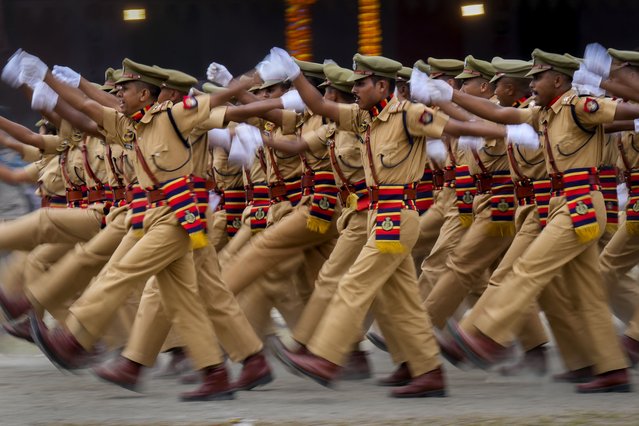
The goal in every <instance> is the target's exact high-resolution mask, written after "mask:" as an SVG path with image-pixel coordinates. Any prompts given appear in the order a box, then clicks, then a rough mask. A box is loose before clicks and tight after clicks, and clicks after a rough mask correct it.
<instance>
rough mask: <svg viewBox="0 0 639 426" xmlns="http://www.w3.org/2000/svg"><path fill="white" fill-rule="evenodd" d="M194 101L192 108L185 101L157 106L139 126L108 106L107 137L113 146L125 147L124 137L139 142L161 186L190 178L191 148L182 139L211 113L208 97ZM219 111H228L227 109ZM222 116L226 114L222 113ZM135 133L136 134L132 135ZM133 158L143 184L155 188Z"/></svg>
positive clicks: (105, 109) (202, 96) (191, 168)
mask: <svg viewBox="0 0 639 426" xmlns="http://www.w3.org/2000/svg"><path fill="white" fill-rule="evenodd" d="M191 99H194V100H195V101H197V102H196V103H194V105H193V106H191V107H187V106H185V104H184V103H182V102H181V103H179V104H175V105H174V104H173V103H172V102H170V101H166V102H163V103H161V104H156V105H154V106H153V107H152V108H151V109H149V110H148V111H147V112H146V114H145V115H144V117H142V119H141V120H140V122H139V123H135V122H134V121H133V120H132V119H131V118H130V117H127V116H126V115H124V114H122V113H120V112H118V111H116V110H115V109H113V108H108V107H104V109H103V112H104V120H103V122H104V123H103V132H104V134H105V136H107V137H108V136H111V137H110V138H108V139H107V140H108V141H109V142H110V143H113V142H115V143H121V144H122V143H123V142H122V141H123V137H124V140H130V142H129V143H133V141H136V143H137V144H138V146H139V148H140V151H141V153H142V156H143V158H144V160H145V162H146V163H147V165H148V167H149V169H150V172H151V173H152V174H153V175H154V176H155V178H156V179H157V181H158V182H159V183H164V182H166V181H169V180H172V179H175V178H178V177H182V176H187V175H190V174H191V173H192V171H193V162H192V161H191V158H190V157H191V153H190V149H188V148H187V147H185V146H184V144H183V143H182V141H181V140H180V137H181V138H183V139H185V140H186V139H187V138H188V137H189V135H190V134H191V131H192V130H193V129H194V128H195V127H196V126H197V125H198V124H199V123H201V122H203V121H204V120H206V119H207V118H208V117H209V114H210V113H211V109H210V107H209V97H208V96H207V95H201V96H197V97H195V98H191ZM218 108H220V109H224V110H226V107H223V106H222V107H218ZM168 109H170V110H171V112H172V114H173V118H174V119H175V122H176V124H177V127H178V131H179V134H178V132H177V131H176V130H175V129H174V128H173V126H172V124H171V122H170V120H169V117H168V113H167V112H166V111H167V110H168ZM220 116H222V117H223V116H224V115H223V114H221V113H220ZM219 127H221V124H220V126H219ZM132 131H133V132H134V133H133V134H132V135H131V132H132ZM131 136H132V137H131ZM125 148H126V146H125ZM131 159H132V160H133V165H134V167H135V171H136V174H137V176H138V180H139V182H140V185H141V186H142V187H143V188H147V189H150V188H153V187H154V186H155V182H154V180H153V179H152V177H151V176H149V175H148V174H147V173H146V171H145V170H144V169H143V168H142V166H141V163H140V162H139V160H138V158H137V155H135V156H133V157H132V158H131Z"/></svg>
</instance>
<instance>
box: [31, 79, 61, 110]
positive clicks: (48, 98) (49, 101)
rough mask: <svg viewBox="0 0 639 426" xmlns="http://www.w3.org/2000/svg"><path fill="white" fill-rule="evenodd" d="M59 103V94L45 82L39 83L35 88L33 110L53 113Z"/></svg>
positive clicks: (32, 98)
mask: <svg viewBox="0 0 639 426" xmlns="http://www.w3.org/2000/svg"><path fill="white" fill-rule="evenodd" d="M57 103H58V94H57V93H56V92H55V91H54V90H53V89H52V88H50V87H49V85H48V84H47V83H45V82H44V81H39V82H38V83H36V85H35V86H34V87H33V95H32V96H31V108H32V109H33V110H35V111H45V112H51V111H53V108H55V106H56V104H57Z"/></svg>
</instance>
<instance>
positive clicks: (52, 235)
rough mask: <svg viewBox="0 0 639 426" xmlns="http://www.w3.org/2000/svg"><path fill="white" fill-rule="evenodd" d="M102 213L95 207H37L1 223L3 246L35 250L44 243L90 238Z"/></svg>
mask: <svg viewBox="0 0 639 426" xmlns="http://www.w3.org/2000/svg"><path fill="white" fill-rule="evenodd" d="M103 216H104V215H103V214H102V213H101V212H99V211H97V210H93V209H79V208H77V209H76V208H73V209H57V208H42V209H38V210H35V211H33V212H31V213H29V214H27V215H25V216H22V217H21V218H19V219H15V220H11V221H7V222H2V223H0V250H33V249H34V248H35V247H36V246H38V245H40V244H45V243H56V244H57V243H77V242H83V241H88V240H90V239H91V238H93V236H94V235H95V234H97V233H98V232H99V231H100V227H101V225H102V218H103Z"/></svg>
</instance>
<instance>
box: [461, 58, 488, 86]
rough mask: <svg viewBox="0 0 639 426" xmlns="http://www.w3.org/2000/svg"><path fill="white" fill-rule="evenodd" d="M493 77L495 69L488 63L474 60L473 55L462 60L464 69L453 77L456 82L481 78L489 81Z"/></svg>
mask: <svg viewBox="0 0 639 426" xmlns="http://www.w3.org/2000/svg"><path fill="white" fill-rule="evenodd" d="M494 76H495V67H493V65H492V64H491V63H490V62H488V61H482V60H481V59H475V58H474V57H473V55H468V56H466V59H465V60H464V69H463V70H462V72H461V74H458V75H456V76H455V78H456V79H458V80H467V79H469V78H477V77H481V78H483V79H485V80H488V81H490V80H491V79H492V78H493V77H494Z"/></svg>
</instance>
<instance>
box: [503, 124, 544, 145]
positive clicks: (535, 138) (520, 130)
mask: <svg viewBox="0 0 639 426" xmlns="http://www.w3.org/2000/svg"><path fill="white" fill-rule="evenodd" d="M506 138H507V139H508V140H510V141H511V142H512V143H516V144H518V145H521V146H523V147H525V148H531V149H537V148H539V135H538V134H537V132H536V131H535V129H533V128H532V126H531V125H529V124H526V123H523V124H509V125H507V126H506Z"/></svg>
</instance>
